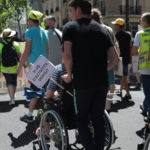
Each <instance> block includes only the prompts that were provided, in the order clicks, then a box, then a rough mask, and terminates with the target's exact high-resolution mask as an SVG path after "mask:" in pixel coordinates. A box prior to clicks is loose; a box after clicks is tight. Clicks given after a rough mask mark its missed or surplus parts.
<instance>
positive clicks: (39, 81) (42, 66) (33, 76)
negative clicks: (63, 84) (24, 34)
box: [26, 55, 56, 89]
mask: <svg viewBox="0 0 150 150" xmlns="http://www.w3.org/2000/svg"><path fill="white" fill-rule="evenodd" d="M55 70H56V68H55V66H54V65H53V64H52V63H51V62H50V61H49V60H48V59H46V58H45V57H44V56H42V55H40V56H39V57H38V58H37V60H36V61H35V63H34V64H33V65H32V66H31V67H30V68H29V70H28V72H27V73H26V77H27V79H28V80H29V81H30V82H32V83H33V84H34V85H35V86H37V87H38V88H40V89H41V88H42V87H43V86H44V85H45V83H46V82H47V81H48V80H49V78H50V77H51V76H52V73H53V72H54V71H55Z"/></svg>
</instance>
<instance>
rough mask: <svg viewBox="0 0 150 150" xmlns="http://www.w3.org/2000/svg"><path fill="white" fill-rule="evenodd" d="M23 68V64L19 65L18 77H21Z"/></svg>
mask: <svg viewBox="0 0 150 150" xmlns="http://www.w3.org/2000/svg"><path fill="white" fill-rule="evenodd" d="M22 68H23V66H22V65H21V64H19V66H18V69H17V75H18V76H20V75H21V71H22Z"/></svg>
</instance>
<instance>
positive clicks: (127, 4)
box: [125, 0, 129, 31]
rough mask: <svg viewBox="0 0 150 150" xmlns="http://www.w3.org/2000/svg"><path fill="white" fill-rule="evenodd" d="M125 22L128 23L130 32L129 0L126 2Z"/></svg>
mask: <svg viewBox="0 0 150 150" xmlns="http://www.w3.org/2000/svg"><path fill="white" fill-rule="evenodd" d="M125 22H126V30H127V31H129V0H126V13H125Z"/></svg>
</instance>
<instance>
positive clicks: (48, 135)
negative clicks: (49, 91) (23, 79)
mask: <svg viewBox="0 0 150 150" xmlns="http://www.w3.org/2000/svg"><path fill="white" fill-rule="evenodd" d="M54 82H55V81H54ZM56 84H58V83H56ZM58 87H59V88H61V89H62V94H61V96H60V97H57V98H56V99H53V100H51V101H50V103H47V100H46V99H45V98H44V95H45V91H44V90H43V89H42V90H41V91H36V92H35V91H32V90H31V89H30V88H25V94H24V95H26V98H27V99H31V98H32V97H35V96H36V97H37V98H39V99H41V100H42V103H43V106H42V109H43V110H42V112H41V111H39V112H40V113H39V114H40V115H37V118H38V119H37V120H40V121H39V124H40V132H39V141H40V146H41V147H42V150H68V149H69V135H68V133H69V130H74V131H75V138H76V143H77V144H78V143H79V144H81V142H80V136H79V134H78V130H77V127H76V123H75V122H76V121H75V111H74V104H73V95H72V86H71V85H70V84H63V86H61V85H59V84H58ZM40 110H41V109H40ZM39 116H40V117H39ZM39 118H40V119H39ZM104 126H105V148H104V150H109V149H110V147H111V145H112V144H113V143H114V129H113V124H112V122H111V119H110V117H109V115H108V113H107V111H106V110H105V111H104ZM89 130H90V131H91V133H92V134H93V135H94V129H93V128H92V124H89Z"/></svg>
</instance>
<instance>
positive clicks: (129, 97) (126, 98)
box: [122, 94, 132, 100]
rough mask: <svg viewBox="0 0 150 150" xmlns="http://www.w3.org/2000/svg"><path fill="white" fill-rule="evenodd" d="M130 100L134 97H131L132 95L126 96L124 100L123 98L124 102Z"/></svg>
mask: <svg viewBox="0 0 150 150" xmlns="http://www.w3.org/2000/svg"><path fill="white" fill-rule="evenodd" d="M130 99H132V97H131V95H130V94H129V95H127V94H126V95H125V96H124V97H123V98H122V100H130Z"/></svg>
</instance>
